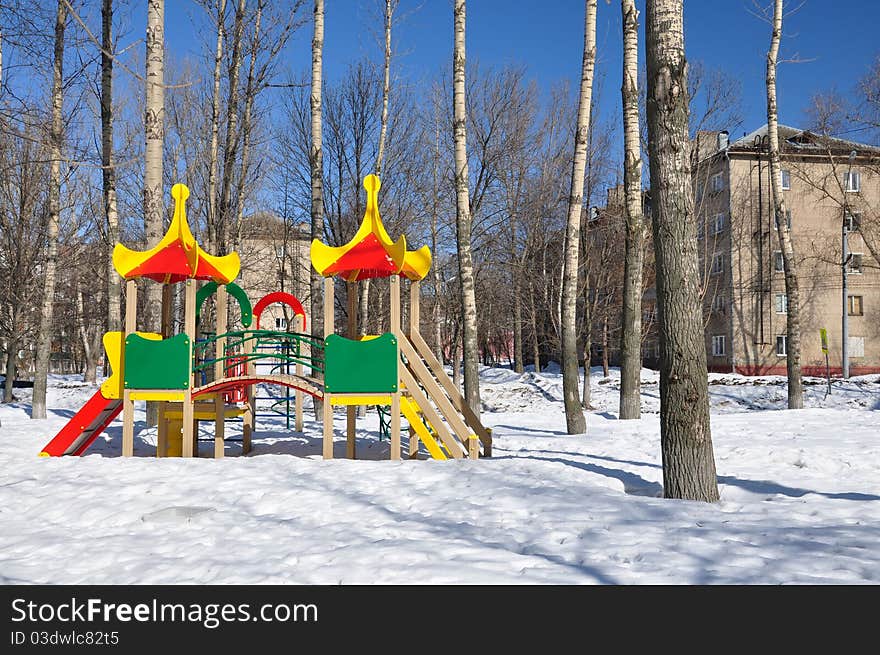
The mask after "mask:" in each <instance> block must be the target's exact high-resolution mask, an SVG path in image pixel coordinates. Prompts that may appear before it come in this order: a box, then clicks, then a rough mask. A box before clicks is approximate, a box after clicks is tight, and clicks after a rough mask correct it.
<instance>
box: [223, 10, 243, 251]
mask: <svg viewBox="0 0 880 655" xmlns="http://www.w3.org/2000/svg"><path fill="white" fill-rule="evenodd" d="M245 9H246V7H245V0H238V6H237V7H236V8H235V20H234V22H233V27H232V57H231V59H230V61H229V98H228V101H227V107H226V140H225V142H224V148H223V178H222V180H221V181H220V206H219V210H218V216H217V254H225V253H226V252H228V251H229V236H228V234H229V233H228V230H229V223H230V218H231V202H232V177H233V169H234V167H235V157H236V154H237V153H238V95H239V93H238V75H239V71H240V70H241V60H242V47H241V41H242V38H243V35H244V14H245Z"/></svg>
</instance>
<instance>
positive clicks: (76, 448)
mask: <svg viewBox="0 0 880 655" xmlns="http://www.w3.org/2000/svg"><path fill="white" fill-rule="evenodd" d="M120 411H122V400H120V399H116V398H105V397H104V396H103V395H102V394H101V390H100V389H99V390H98V391H96V392H95V395H94V396H92V397H91V398H90V399H89V401H88V402H87V403H86V404H85V405H83V407H82V409H80V410H79V411H78V412H77V413H76V415H75V416H74V417H73V418H72V419H70V420H69V421H68V422H67V425H65V426H64V427H63V428H61V431H60V432H59V433H58V434H56V435H55V438H54V439H52V441H50V442H49V443H47V444H46V445H45V447H44V448H43V451H42V452H41V453H40V456H41V457H60V456H61V455H82V454H83V453H84V452H85V451H86V448H88V447H89V446H91V445H92V442H93V441H94V440H95V439H97V438H98V435H99V434H101V432H103V431H104V428H106V427H107V426H108V425H110V422H111V421H112V420H113V419H114V418H116V417H117V416H118V415H119V412H120Z"/></svg>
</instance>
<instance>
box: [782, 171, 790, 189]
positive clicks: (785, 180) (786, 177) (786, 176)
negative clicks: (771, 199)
mask: <svg viewBox="0 0 880 655" xmlns="http://www.w3.org/2000/svg"><path fill="white" fill-rule="evenodd" d="M789 189H791V171H789V170H786V169H784V168H783V169H782V190H783V191H788V190H789Z"/></svg>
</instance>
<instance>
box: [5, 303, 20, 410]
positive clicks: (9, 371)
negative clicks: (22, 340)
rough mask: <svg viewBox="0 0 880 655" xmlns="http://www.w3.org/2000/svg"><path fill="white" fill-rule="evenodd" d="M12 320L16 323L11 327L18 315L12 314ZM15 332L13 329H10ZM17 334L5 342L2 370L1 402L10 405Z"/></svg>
mask: <svg viewBox="0 0 880 655" xmlns="http://www.w3.org/2000/svg"><path fill="white" fill-rule="evenodd" d="M12 318H13V320H15V321H16V322H15V323H14V324H13V325H16V324H17V322H18V313H17V312H13V316H12ZM12 329H13V330H15V327H13V328H12ZM18 341H19V337H18V332H17V331H16V332H14V333H13V335H12V336H10V337H9V339H8V340H7V341H6V366H5V368H4V375H5V378H6V379H5V380H3V402H4V403H11V402H12V401H13V400H15V396H14V395H13V391H12V390H13V386H12V385H13V383H14V382H15V376H16V362H17V360H18Z"/></svg>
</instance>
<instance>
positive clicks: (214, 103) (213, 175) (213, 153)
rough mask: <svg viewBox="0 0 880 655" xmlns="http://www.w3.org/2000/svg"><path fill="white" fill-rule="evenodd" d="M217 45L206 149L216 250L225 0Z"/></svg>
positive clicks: (212, 238)
mask: <svg viewBox="0 0 880 655" xmlns="http://www.w3.org/2000/svg"><path fill="white" fill-rule="evenodd" d="M216 19H217V45H216V47H215V49H214V90H213V94H212V96H211V148H210V150H209V151H208V220H207V224H208V225H207V227H208V244H209V248H210V251H211V252H217V158H218V156H217V151H218V148H219V141H220V64H221V63H222V61H223V36H224V32H225V29H224V28H225V26H226V0H218V5H217V15H216Z"/></svg>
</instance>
